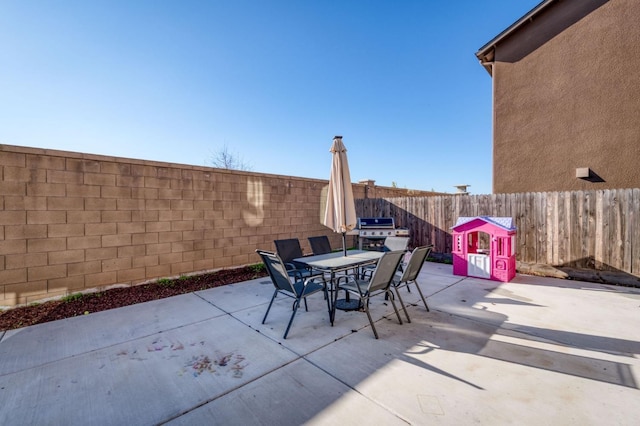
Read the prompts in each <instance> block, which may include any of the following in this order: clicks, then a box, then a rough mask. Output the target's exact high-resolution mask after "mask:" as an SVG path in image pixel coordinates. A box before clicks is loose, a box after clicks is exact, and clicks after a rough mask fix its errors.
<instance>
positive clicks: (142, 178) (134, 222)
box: [0, 145, 424, 306]
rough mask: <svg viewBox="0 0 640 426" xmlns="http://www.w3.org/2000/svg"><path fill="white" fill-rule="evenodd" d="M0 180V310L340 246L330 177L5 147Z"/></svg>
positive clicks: (359, 190)
mask: <svg viewBox="0 0 640 426" xmlns="http://www.w3.org/2000/svg"><path fill="white" fill-rule="evenodd" d="M329 170H330V160H329V158H327V175H328V174H329ZM0 178H1V179H0V306H15V305H17V304H25V303H30V302H33V301H38V300H42V299H46V298H51V297H59V296H64V295H67V294H70V293H75V292H79V291H84V290H87V289H103V288H108V287H111V286H114V285H135V284H139V283H142V282H145V281H149V280H153V279H158V278H162V277H173V276H179V275H182V274H189V273H196V272H201V271H208V270H215V269H220V268H227V267H233V266H240V265H246V264H252V263H258V262H259V258H258V256H257V255H256V254H255V249H256V248H263V249H273V248H274V246H273V240H274V239H279V238H291V237H297V238H299V239H300V241H301V243H302V245H303V249H304V250H305V251H306V252H310V249H309V247H308V243H307V240H306V238H307V237H308V236H312V235H328V236H329V237H330V238H331V241H332V245H333V246H334V247H340V245H341V238H340V236H339V235H338V234H334V233H332V232H331V231H330V230H328V229H327V228H326V227H324V226H323V225H321V224H320V216H321V211H320V210H321V205H322V204H321V203H322V201H323V196H324V197H325V198H326V187H327V183H328V182H327V181H326V180H318V179H307V178H299V177H291V176H280V175H268V174H262V173H251V172H241V171H230V170H222V169H214V168H207V167H198V166H188V165H179V164H170V163H162V162H154V161H144V160H133V159H124V158H116V157H107V156H98V155H91V154H81V153H72V152H64V151H55V150H44V149H37V148H25V147H17V146H9V145H0ZM353 188H354V195H355V196H356V198H363V197H365V195H366V193H368V194H371V193H375V196H377V197H383V196H393V195H396V196H399V195H401V194H402V195H405V194H406V193H407V190H406V189H405V190H402V189H399V188H384V187H375V188H372V183H371V182H369V185H366V184H354V185H353ZM421 194H424V193H421Z"/></svg>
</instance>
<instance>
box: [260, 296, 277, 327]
mask: <svg viewBox="0 0 640 426" xmlns="http://www.w3.org/2000/svg"><path fill="white" fill-rule="evenodd" d="M277 295H278V290H276V291H274V292H273V296H271V302H269V307H268V308H267V312H265V314H264V318H262V323H263V324H264V322H265V321H266V320H267V315H269V311H270V310H271V305H273V301H274V300H275V299H276V296H277Z"/></svg>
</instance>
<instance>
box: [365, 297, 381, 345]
mask: <svg viewBox="0 0 640 426" xmlns="http://www.w3.org/2000/svg"><path fill="white" fill-rule="evenodd" d="M363 305H364V311H365V312H366V313H367V318H369V324H371V329H372V330H373V335H374V336H376V339H377V338H378V330H376V326H375V325H373V319H372V318H371V314H370V313H369V298H367V303H364V304H363Z"/></svg>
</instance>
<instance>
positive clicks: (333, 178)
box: [322, 136, 357, 256]
mask: <svg viewBox="0 0 640 426" xmlns="http://www.w3.org/2000/svg"><path fill="white" fill-rule="evenodd" d="M330 152H331V153H332V154H333V160H332V163H331V175H330V176H329V190H328V192H327V207H326V210H325V212H324V220H323V222H322V223H323V224H324V226H327V227H329V228H331V229H333V231H334V232H340V233H342V250H343V252H344V255H345V256H346V255H347V232H348V231H350V230H352V229H353V228H355V227H356V221H357V218H356V206H355V202H354V200H353V189H352V188H351V175H350V174H349V162H348V161H347V148H345V146H344V144H343V143H342V136H336V137H334V138H333V145H332V146H331V150H330Z"/></svg>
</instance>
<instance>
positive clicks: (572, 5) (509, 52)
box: [496, 0, 609, 63]
mask: <svg viewBox="0 0 640 426" xmlns="http://www.w3.org/2000/svg"><path fill="white" fill-rule="evenodd" d="M608 1H609V0H584V1H580V2H565V3H564V4H563V3H559V4H556V5H555V6H554V8H548V9H547V10H545V11H543V12H542V13H540V14H539V15H538V16H537V17H536V19H535V20H534V21H530V22H528V23H527V26H525V27H524V28H522V32H523V37H518V38H517V40H516V39H509V40H508V41H506V42H505V43H504V44H502V45H500V48H499V49H498V54H499V56H498V57H496V59H497V60H499V61H500V62H509V63H514V62H518V61H520V60H521V59H523V58H525V57H526V56H528V55H529V54H530V53H531V52H533V51H535V50H536V49H538V48H539V47H540V46H542V45H544V44H545V43H547V42H548V41H549V40H551V39H552V38H554V37H555V36H557V35H558V34H560V33H562V32H563V31H564V30H566V29H567V28H569V27H570V26H572V25H573V24H575V23H576V22H578V21H580V20H581V19H582V18H584V17H585V16H587V15H589V14H590V13H591V12H593V11H594V10H596V9H598V8H599V7H600V6H602V5H604V4H605V3H607V2H608ZM550 9H553V11H550ZM535 21H545V24H544V32H541V31H538V30H537V29H536V31H537V32H536V33H535V34H533V33H528V32H529V31H530V26H532V25H533V23H532V22H535Z"/></svg>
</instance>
